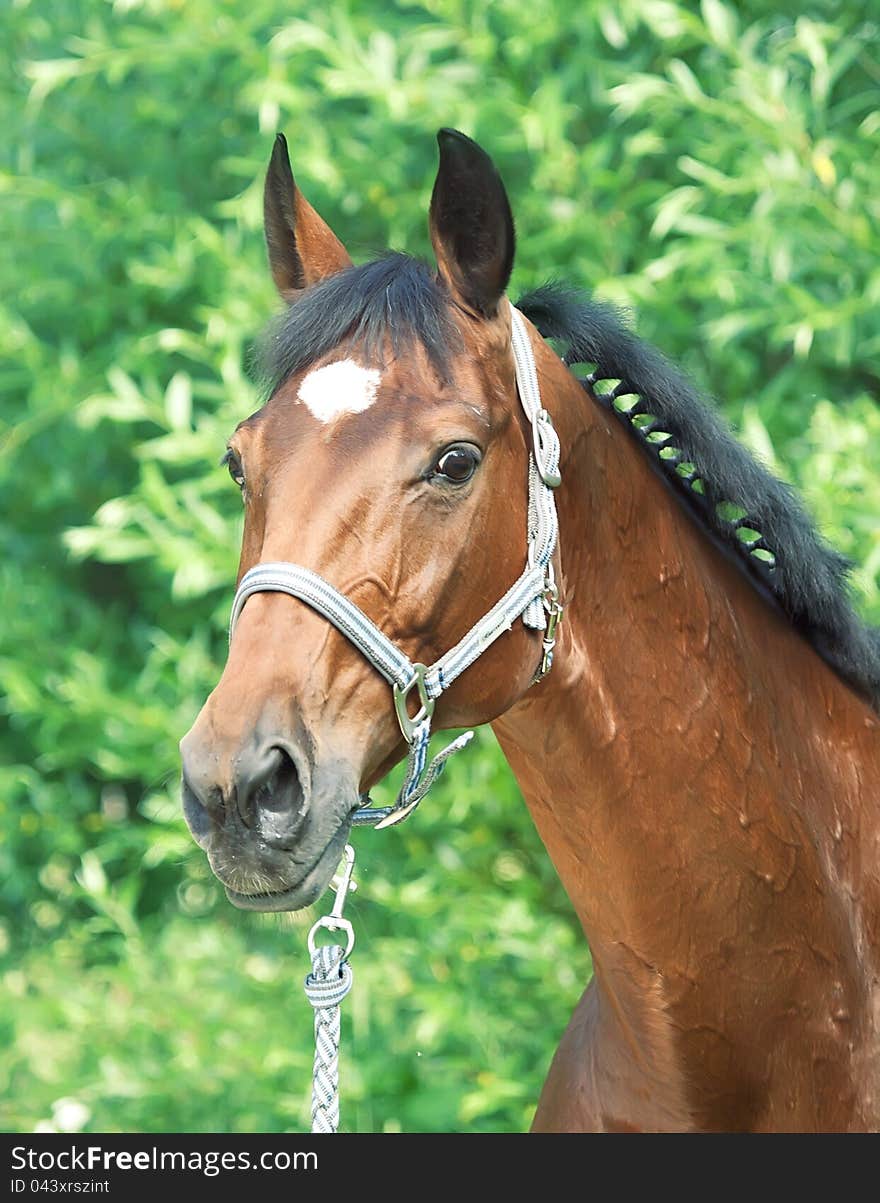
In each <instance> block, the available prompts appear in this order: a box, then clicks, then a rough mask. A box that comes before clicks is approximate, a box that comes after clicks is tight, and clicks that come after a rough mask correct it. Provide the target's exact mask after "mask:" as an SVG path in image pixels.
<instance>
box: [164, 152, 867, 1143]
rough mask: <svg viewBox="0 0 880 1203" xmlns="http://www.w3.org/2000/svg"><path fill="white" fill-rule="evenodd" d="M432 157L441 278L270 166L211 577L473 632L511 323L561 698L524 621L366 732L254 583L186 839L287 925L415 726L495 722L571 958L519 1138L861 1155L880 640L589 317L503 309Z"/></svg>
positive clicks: (841, 573) (649, 372)
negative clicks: (848, 1142) (275, 308)
mask: <svg viewBox="0 0 880 1203" xmlns="http://www.w3.org/2000/svg"><path fill="white" fill-rule="evenodd" d="M438 142H439V148H440V154H439V166H438V170H437V176H436V181H435V184H434V189H433V193H432V197H431V204H430V215H429V225H430V234H431V241H432V245H433V249H434V254H435V258H436V270H434V268H433V267H429V266H427V265H426V264H424V263H422V262H420V261H417V260H415V259H412V258H410V257H408V256H406V255H403V254H400V253H389V254H387V255H385V256H382V257H379V258H378V259H375V260H372V261H370V262H368V263H364V264H361V265H359V266H355V265H353V263H352V260H351V258H350V257H349V255H348V252H347V251H346V249H345V247H344V246H343V244H342V243H341V242H340V240H339V239H338V238H337V237H336V235H335V234H334V233H333V232H332V231H331V230H330V228H329V227H328V226H327V224H326V223H325V222H324V221H323V219H322V218H321V217H320V216H319V215H318V213H317V212H316V211H315V210H314V209H313V208H312V206H311V205H310V204H309V203H308V201H307V200H306V199H305V197H304V195H303V193H302V192H301V191H300V189H299V187H298V186H297V184H296V183H295V181H294V178H293V173H292V170H291V166H290V159H289V155H288V151H287V145H286V142H285V141H284V139H283V137H282V136H281V135H279V136H278V138H277V140H276V143H275V146H274V150H273V152H272V156H271V161H270V164H269V169H268V172H267V176H266V183H265V193H264V213H265V235H266V242H267V246H268V256H269V264H270V268H271V272H272V276H273V279H274V281H275V285H276V287H277V289H278V291H279V293H280V294H281V297H282V298H283V299H284V301H285V302H286V306H285V310H284V312H283V314H282V315H281V316H280V318H279V319H278V322H277V324H276V325H275V326H274V327H273V328H272V331H271V334H270V336H269V338H268V339H267V341H266V345H265V348H264V360H265V368H266V373H267V378H268V381H269V387H268V390H267V393H268V400H267V401H266V403H265V404H264V405H263V406H262V408H261V409H260V410H259V411H258V412H256V413H254V414H253V415H251V416H250V417H248V418H247V419H246V420H245V421H243V422H242V423H241V424H240V425H239V426H238V428H237V429H236V430H235V432H234V434H233V435H232V436H231V438H230V440H229V443H228V448H227V451H226V456H225V460H226V462H227V464H228V467H229V471H230V473H231V475H232V477H233V479H234V480H235V482H236V484H237V485H238V486H239V488H240V489H241V492H242V496H243V499H244V533H243V539H242V546H241V562H240V568H239V582H241V581H242V580H243V579H244V578H245V577H246V576H247V574H249V573H253V572H254V571H259V570H260V569H261V568H265V566H266V565H270V566H271V565H280V566H281V567H282V569H283V567H284V565H288V566H290V565H291V564H296V565H301V566H303V568H302V569H297V571H298V572H300V575H301V576H304V577H308V579H309V580H312V581H314V580H317V579H320V581H323V582H326V583H327V592H328V596H329V595H332V596H333V597H334V598H335V599H336V603H334V604H336V605H337V608H338V607H340V606H342V605H343V602H344V600H345V599H348V602H350V603H352V605H353V606H355V607H357V612H358V613H359V614H361V615H362V616H365V617H364V626H365V628H370V629H371V630H373V631H374V632H379V633H380V635H379V636H377V638H380V639H381V637H382V636H384V637H385V639H386V641H387V642H388V643H389V644H391V643H393V645H394V646H395V647H397V648H400V649H402V653H401V655H402V660H403V661H404V662H406V663H407V664H416V663H417V664H419V665H423V664H431V663H432V662H433V661H435V660H436V659H437V657H441V656H442V655H443V653H444V652H445V651H446V649H448V648H450V647H452V646H453V645H455V644H456V641H457V640H458V641H461V640H462V639H463V637H464V636H465V633H466V632H469V631H472V630H473V629H475V627H478V626H479V624H480V621H481V618H482V616H484V615H486V613H487V611H489V610H490V608H491V607H492V606H493V604H494V603H496V600H497V599H498V598H499V597H500V596H501V595H502V594H503V593H504V590H507V589H508V588H509V587H510V586H511V582H515V581H517V580H519V579H520V578H521V574H523V573H524V571H525V572H526V573H527V572H528V571H529V570H530V567H531V568H534V565H529V564H528V563H527V566H526V569H525V570H524V569H523V563H524V562H525V560H526V532H528V531H529V530H530V529H531V527H530V502H529V490H528V489H527V478H528V477H529V464H530V462H531V460H530V457H533V455H537V452H535V451H534V448H535V446H536V445H537V444H536V441H535V440H536V437H537V436H536V434H535V430H536V427H535V423H534V421H530V420H529V417H528V415H527V414H526V413H525V412H524V411H523V410H522V409H521V408H520V407H519V406H518V404H517V401H516V398H517V388H518V385H517V370H518V369H517V365H516V364H515V363H514V357H513V354H512V339H513V338H514V336H515V333H516V329H517V327H519V328H520V329H521V330H522V331H523V332H524V337H525V342H526V344H527V350H528V354H529V355H530V356H531V357H532V359H533V361H534V367H535V372H536V382H537V387H538V388H539V390H540V405H541V406H543V407H544V409H543V410H542V412H543V413H544V414H545V418H546V429H547V430H549V429H550V428H551V426H552V428H553V430H554V431H555V434H556V436H558V443H559V448H560V453H559V454H560V462H559V471H558V474H555V473H553V472H549V473H548V478H549V477H553V479H549V484H548V481H546V480H545V481H544V482H543V483H541V481H539V482H538V483H539V488H540V489H544V488H545V486H547V487H548V488H550V489H551V490H552V492H553V498H554V503H555V504H556V506H558V531H559V535H558V540H557V541H556V542H555V543H554V544H553V546H552V552H551V554H550V556H549V560H548V563H547V565H546V573H547V579H548V580H549V579H551V578H553V579H555V583H556V588H557V589H558V596H559V602H560V605H561V606H564V617H563V618H562V621H561V622H560V623H559V625H558V628H557V630H556V632H555V640H550V641H549V643H551V644H552V643H553V642H554V641H555V645H556V646H555V650H554V651H553V656H552V667H551V666H550V665H549V664H548V663H547V661H548V659H550V657H549V655H548V631H547V629H546V627H547V624H546V623H543V624H542V623H540V622H538V623H532V624H531V625H529V624H527V623H526V622H521V621H519V620H518V619H517V618H512V619H511V618H510V617H509V616H508V619H507V620H506V622H505V623H504V624H503V627H504V629H503V630H501V631H500V632H499V631H497V630H496V631H495V632H494V634H493V635H492V638H491V639H488V640H486V646H485V647H484V648H483V649H482V650H481V652H480V654H479V655H478V656H477V657H476V658H475V659H474V660H473V662H472V663H470V664H469V666H468V667H466V668H465V670H464V671H462V672H461V673H460V675H458V676H457V679H455V680H454V681H453V682H451V683H447V684H448V688H446V689H444V690H443V691H442V692H441V693H439V694H438V696H437V697H436V699H432V698H430V697H429V695H428V693H427V692H426V688H425V686H424V682H422V683H421V684H420V683H419V682H418V681H416V677H415V675H414V676H413V678H412V679H411V680H410V681H409V683H406V682H405V683H404V685H403V686H402V687H401V688H400V689H398V687H397V686H395V692H394V701H395V702H396V703H397V711H398V713H397V714H395V706H392V704H391V699H390V698H389V694H388V680H390V676H389V673H388V672H385V673H384V679H383V672H380V671H377V668H376V665H375V663H374V662H371V660H370V659H369V658H367V656H366V655H365V654H364V651H363V647H362V646H361V645H358V644H355V645H353V643H352V636H351V634H350V633H348V634H346V633H344V631H343V630H341V629H340V626H339V623H340V622H341V619H339V617H338V615H337V616H336V617H335V618H333V617H332V616H331V621H328V617H327V613H329V611H327V612H325V613H322V612H320V611H319V610H317V609H316V608H315V602H314V600H312V601H304V600H303V597H302V595H300V596H299V597H298V596H297V595H296V594H295V593H294V595H293V596H291V595H290V591H288V592H285V591H283V590H281V589H280V588H279V589H278V590H276V589H275V588H274V587H273V586H271V585H270V586H268V587H262V586H261V587H258V588H257V589H256V590H255V591H254V592H252V593H251V594H250V595H249V596H248V597H247V598H246V604H244V605H240V606H239V608H238V609H239V612H238V614H237V620H236V624H235V630H234V636H233V637H232V639H231V644H230V648H229V654H228V659H227V662H226V665H225V668H224V669H223V673H222V676H221V678H220V680H219V683H218V684H217V686H216V688H215V689H214V691H213V692H212V693H211V694H210V696H209V698H208V699H207V701H206V702H205V704H204V707H203V708H202V710H201V712H200V713H199V715H198V717H197V719H196V721H195V723H194V725H193V727H192V729H191V730H190V731H189V733H188V734H187V735H186V736H185V738H184V739H183V740H182V742H181V755H182V764H183V785H182V791H183V806H184V812H185V816H186V820H187V822H188V824H189V827H190V829H191V831H192V833H193V835H194V837H195V839H196V841H197V843H198V844H199V845H200V846H201V847H202V848H203V849H204V850H205V851H206V853H207V855H208V858H209V861H210V864H211V867H212V869H213V871H214V873H215V874H216V875H217V877H218V878H219V879H220V881H221V882H222V883H223V885H224V887H225V889H226V893H227V895H228V897H229V899H230V901H231V902H232V903H233V904H234V905H235V906H237V907H240V908H244V909H249V910H257V911H272V910H295V909H299V908H301V907H305V906H307V905H309V904H311V903H312V902H313V901H314V900H315V899H316V898H317V897H318V896H319V895H320V894H321V892H322V891H323V890H324V889H325V888H326V886H327V885H328V882H329V881H330V878H331V875H332V874H333V871H334V870H335V868H336V865H337V864H338V862H339V860H340V856H341V853H342V849H343V847H344V845H345V842H346V839H347V837H348V833H349V830H350V827H351V824H352V822H353V821H354V819H355V817H356V816H358V815H359V814H360V813H361V810H362V805H363V802H362V800H363V796H364V795H365V793H366V792H367V791H368V790H369V788H370V786H371V785H372V784H373V783H375V782H377V781H378V780H380V779H381V778H382V777H383V776H384V775H385V774H386V773H387V772H388V771H389V770H390V769H391V768H392V766H394V765H395V764H396V763H397V762H399V761H400V760H401V758H402V757H403V756H404V754H405V753H406V752H407V750H408V743H409V740H410V737H411V734H412V732H411V731H410V736H407V731H406V720H407V719H409V721H410V724H411V726H412V724H418V722H419V721H420V720H422V719H423V718H424V717H425V714H426V713H427V707H428V705H429V704H430V705H431V706H432V707H433V705H434V704H435V702H436V715H435V720H436V724H437V726H438V727H443V728H461V727H469V726H474V725H476V724H481V723H491V725H492V727H493V729H494V731H495V733H496V736H497V738H498V741H499V743H500V746H501V749H502V751H503V753H504V755H505V757H506V759H507V761H508V762H509V764H510V766H511V768H512V770H513V773H514V775H515V777H516V780H517V782H518V784H519V786H520V789H521V791H522V794H523V797H524V798H525V801H526V804H527V805H528V807H529V810H530V811H531V814H532V816H533V818H534V822H535V824H536V825H537V829H538V832H539V834H540V837H541V839H542V841H543V843H544V845H545V847H546V849H547V851H548V853H549V855H550V857H551V859H552V861H553V864H554V866H555V868H556V870H557V872H558V873H559V876H560V878H561V880H562V882H563V885H564V886H565V889H566V891H567V893H568V896H569V898H570V900H571V902H572V905H573V907H574V910H575V912H576V914H577V917H578V919H579V921H580V923H581V925H582V928H583V932H584V936H585V938H586V940H587V941H588V944H589V947H590V950H591V952H592V959H593V965H594V974H593V977H592V979H591V981H590V982H589V984H587V986H586V989H585V991H584V993H583V996H582V998H581V1000H580V1002H579V1003H578V1005H577V1007H576V1009H575V1011H574V1014H573V1016H572V1018H571V1021H570V1023H569V1024H568V1027H567V1029H566V1030H565V1032H564V1034H563V1036H562V1039H561V1043H560V1044H559V1046H558V1049H557V1051H556V1053H555V1055H554V1057H553V1059H552V1063H551V1065H550V1069H549V1074H548V1076H547V1079H546V1082H545V1085H544V1087H543V1090H542V1092H541V1095H540V1099H539V1101H538V1104H537V1109H536V1112H535V1116H534V1121H533V1125H532V1127H533V1130H534V1131H538V1132H546V1131H557V1132H558V1131H578V1132H584V1131H645V1130H647V1131H719V1130H722V1131H780V1130H787V1131H819V1130H822V1131H852V1130H873V1129H876V1128H877V1127H878V1121H880V1079H878V1073H880V1041H878V1020H880V1009H878V1004H880V992H878V951H880V941H878V938H880V879H878V849H880V713H878V709H880V632H877V631H874V630H871V629H869V628H868V627H866V626H865V625H863V624H862V623H861V621H860V620H859V619H858V617H857V616H856V614H855V612H854V610H853V608H852V605H851V603H850V601H849V599H848V593H847V581H846V573H847V565H846V563H845V562H844V560H843V559H842V557H840V556H839V555H838V554H837V553H836V552H835V551H834V550H833V549H831V548H830V547H829V546H828V545H827V544H826V543H825V542H824V541H823V540H822V538H821V537H820V536H819V535H818V533H817V532H816V531H815V529H814V527H813V525H812V523H811V520H810V519H809V517H808V516H807V514H806V512H805V510H804V508H803V506H802V504H801V503H800V501H799V500H798V498H797V497H796V496H795V495H794V493H793V492H792V491H791V490H790V489H789V488H787V487H786V486H784V485H783V484H782V483H781V482H779V481H778V480H777V479H775V478H774V477H773V476H772V475H771V474H770V473H769V472H768V471H767V470H766V469H765V468H764V467H763V466H762V465H760V464H759V463H758V462H757V461H756V460H755V459H754V458H753V457H752V456H751V454H750V453H749V452H748V451H747V450H746V449H745V448H744V447H743V446H741V445H740V444H739V443H737V442H736V440H735V439H734V437H733V436H732V434H731V433H730V432H729V431H728V429H727V428H726V426H725V425H724V424H723V423H722V421H721V420H720V418H718V417H717V416H716V414H715V412H714V411H713V410H712V408H711V407H710V406H709V405H708V404H707V403H706V402H705V401H704V400H703V399H702V398H701V397H700V396H699V395H698V394H697V393H696V391H695V390H694V388H693V386H692V385H691V384H690V383H689V382H688V380H687V379H686V378H685V377H684V376H683V375H682V374H681V373H679V372H678V371H677V370H676V369H675V368H674V367H673V366H672V365H671V364H669V363H668V362H667V361H666V360H665V359H664V357H663V356H662V355H661V354H660V353H659V352H657V351H655V350H653V349H652V348H650V347H648V346H646V345H645V344H643V343H642V342H640V341H639V340H638V339H637V338H636V337H635V336H634V335H633V334H632V333H631V332H630V331H629V329H628V328H627V327H626V326H625V325H624V324H622V323H621V321H620V319H619V318H618V317H617V315H616V314H615V313H614V312H613V311H612V310H611V309H609V308H605V307H602V306H601V305H598V304H596V303H594V302H593V301H591V300H589V299H588V298H587V297H586V296H584V295H583V294H580V293H577V292H574V291H572V290H570V289H567V288H563V287H561V286H558V285H553V286H544V287H541V288H539V289H537V290H536V291H534V292H532V293H530V294H528V295H527V296H525V297H523V298H522V299H521V300H520V301H519V302H518V304H517V306H516V307H514V306H512V305H511V303H510V302H509V301H508V299H507V297H506V288H507V285H508V282H509V279H510V274H511V268H512V265H513V258H514V241H515V236H514V224H513V218H512V215H511V209H510V204H509V201H508V197H507V194H506V191H505V188H504V185H503V183H502V181H501V178H500V176H499V174H498V171H497V170H496V168H495V166H494V164H493V162H492V159H491V158H490V156H489V155H488V154H487V153H486V152H485V151H484V150H483V149H482V148H481V147H480V146H478V145H477V144H476V143H475V142H473V141H471V140H470V139H469V138H467V137H466V136H465V135H463V134H461V133H459V132H457V131H454V130H442V131H441V132H440V133H439V134H438ZM547 339H550V340H551V341H552V345H551V342H548V341H547ZM578 364H581V365H585V366H583V367H580V368H578V367H577V366H576V365H578ZM545 467H546V465H545ZM539 471H544V469H543V468H541V466H540V465H539ZM557 475H558V477H560V478H561V484H559V480H558V479H556V476H557ZM542 480H543V477H542ZM557 485H558V486H559V487H556V486H557ZM531 558H532V557H531V553H530V554H529V560H531ZM542 571H543V570H542ZM340 599H343V600H340ZM546 601H547V599H546V596H545V597H543V602H544V603H545V604H546ZM346 604H347V603H346ZM331 609H332V607H331ZM553 617H554V620H556V619H558V617H559V606H557V608H556V611H555V612H554V614H553ZM542 626H543V627H544V629H543V630H542V629H541V627H542ZM440 663H441V664H442V663H443V661H440ZM548 668H549V669H550V671H546V670H547V669H548ZM542 669H543V670H544V671H543V672H542V671H541V670H542ZM413 685H415V686H417V687H418V698H416V695H415V692H414V691H413V692H410V687H411V686H413ZM401 697H402V699H403V700H402V703H401ZM414 708H416V709H417V713H416V714H413V713H412V711H413V709H414ZM401 711H402V713H401Z"/></svg>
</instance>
